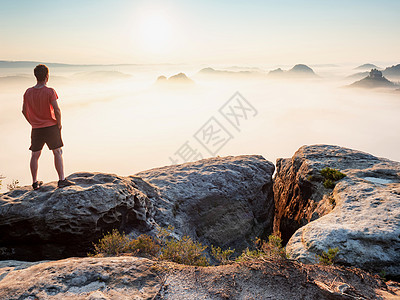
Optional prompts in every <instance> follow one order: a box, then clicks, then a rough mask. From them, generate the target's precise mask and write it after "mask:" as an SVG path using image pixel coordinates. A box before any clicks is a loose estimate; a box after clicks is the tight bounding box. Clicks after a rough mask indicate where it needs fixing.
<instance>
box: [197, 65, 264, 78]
mask: <svg viewBox="0 0 400 300" xmlns="http://www.w3.org/2000/svg"><path fill="white" fill-rule="evenodd" d="M197 74H198V75H218V76H264V74H263V73H261V72H259V71H248V70H246V71H227V70H215V69H213V68H210V67H208V68H204V69H201V70H200V71H199V72H198V73H197Z"/></svg>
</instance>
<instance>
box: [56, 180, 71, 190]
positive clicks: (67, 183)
mask: <svg viewBox="0 0 400 300" xmlns="http://www.w3.org/2000/svg"><path fill="white" fill-rule="evenodd" d="M70 185H75V182H72V181H69V180H67V179H64V180H59V181H58V184H57V186H58V187H59V188H63V187H66V186H70Z"/></svg>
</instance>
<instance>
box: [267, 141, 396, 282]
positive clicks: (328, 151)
mask: <svg viewBox="0 0 400 300" xmlns="http://www.w3.org/2000/svg"><path fill="white" fill-rule="evenodd" d="M324 167H330V168H335V169H338V170H340V171H341V172H343V173H345V174H346V175H347V177H345V178H344V179H342V180H340V181H338V182H337V184H336V186H335V187H334V189H333V190H330V189H326V188H324V187H323V185H322V182H320V181H319V180H318V178H317V181H313V180H315V177H318V176H320V173H319V171H320V170H321V169H323V168H324ZM310 176H311V177H310ZM274 191H275V193H277V192H281V194H280V195H279V194H275V195H276V196H275V201H276V207H277V212H278V213H277V215H276V217H275V227H274V228H275V229H276V230H280V231H281V232H282V235H283V236H285V237H287V236H289V235H290V233H291V232H292V231H293V229H295V228H296V227H300V226H302V225H305V226H303V227H301V228H300V229H298V230H297V231H296V232H295V234H294V235H293V236H292V237H291V238H290V240H289V242H288V244H287V248H286V250H287V253H288V254H289V255H290V256H291V257H292V258H293V259H299V260H301V261H303V262H316V255H317V254H321V252H322V251H326V250H328V248H335V247H338V248H339V254H338V262H340V263H342V264H347V265H352V266H357V267H360V268H363V269H366V270H371V271H374V272H380V271H384V272H386V274H387V275H389V276H400V163H398V162H394V161H390V160H388V159H384V158H378V157H375V156H373V155H370V154H367V153H364V152H360V151H356V150H351V149H347V148H342V147H338V146H328V145H314V146H304V147H301V148H300V149H299V150H298V151H297V152H296V153H295V155H294V156H293V157H292V159H289V160H288V159H286V160H278V162H277V175H276V182H275V186H274ZM329 205H330V208H329V209H328V208H327V207H328V206H329ZM310 221H312V222H310ZM307 222H310V223H308V224H307V225H306V223H307ZM285 230H287V231H288V232H286V233H285Z"/></svg>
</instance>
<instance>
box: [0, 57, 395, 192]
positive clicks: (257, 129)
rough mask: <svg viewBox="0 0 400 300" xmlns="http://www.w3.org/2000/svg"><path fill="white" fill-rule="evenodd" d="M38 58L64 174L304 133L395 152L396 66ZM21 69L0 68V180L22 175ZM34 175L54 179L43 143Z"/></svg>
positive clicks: (28, 82) (26, 142) (273, 151)
mask: <svg viewBox="0 0 400 300" xmlns="http://www.w3.org/2000/svg"><path fill="white" fill-rule="evenodd" d="M48 66H49V68H50V79H49V83H48V86H49V87H52V88H54V89H55V90H56V92H57V94H58V96H59V105H60V107H61V110H62V125H63V129H62V135H63V140H64V145H65V146H64V148H63V151H64V163H65V171H66V175H68V174H71V173H74V172H78V171H98V172H106V173H114V174H118V175H132V174H135V173H137V172H139V171H142V170H146V169H150V168H154V167H160V166H165V165H170V164H173V163H183V162H186V161H193V160H196V159H201V158H207V157H211V156H217V155H218V156H227V155H241V154H260V155H262V156H263V157H265V158H266V159H267V160H270V161H272V162H275V160H276V159H277V158H280V157H291V156H292V154H293V153H294V152H295V151H296V150H297V149H298V148H299V147H300V146H302V145H309V144H334V145H340V146H343V147H349V148H353V149H357V150H361V151H365V152H369V153H372V154H374V155H376V156H380V157H386V158H389V159H392V160H397V161H399V160H400V152H399V151H398V149H399V148H400V138H399V129H400V118H399V117H398V116H399V112H400V92H399V90H398V88H399V87H398V86H396V84H397V83H398V81H399V77H396V76H394V75H390V74H386V75H385V71H383V75H384V77H385V78H387V79H388V80H390V81H391V82H392V83H393V84H394V86H393V87H392V88H387V89H386V88H377V89H368V88H350V87H349V85H350V84H352V83H354V82H356V81H358V80H360V79H362V78H363V77H365V76H368V72H369V71H370V69H368V67H370V66H367V67H366V69H364V70H355V68H356V67H357V64H347V65H309V66H308V67H310V68H311V69H312V71H313V72H312V71H311V72H312V73H310V72H309V71H308V70H307V69H306V70H305V72H302V71H304V70H300V72H298V73H296V72H295V71H296V69H294V71H293V69H292V67H293V65H291V66H226V65H225V66H221V65H220V66H208V65H193V66H192V65H173V64H171V65H168V64H166V65H110V66H101V65H99V66H95V65H93V66H90V65H88V66H83V65H82V66H80V65H52V64H49V65H48ZM301 67H303V68H305V66H303V65H300V68H301ZM382 67H383V66H382ZM389 67H390V66H389ZM279 68H280V69H279ZM32 69H33V67H32V66H30V65H29V66H28V65H23V64H21V65H18V66H16V65H15V64H14V65H13V64H10V65H6V64H5V63H3V65H2V67H1V68H0V90H1V93H0V115H1V118H0V135H1V137H2V142H1V155H0V174H1V175H3V176H5V177H6V178H5V179H4V180H3V187H2V190H3V191H5V190H6V187H5V186H6V184H9V183H11V181H12V180H13V179H16V180H18V181H19V183H20V185H29V184H30V183H31V182H30V181H31V177H30V172H29V158H30V151H29V150H28V148H29V146H30V130H31V128H30V125H29V124H28V123H27V122H26V120H25V119H24V117H23V115H22V113H21V108H22V96H23V94H24V92H25V90H26V89H27V88H28V87H31V86H33V85H35V78H34V76H33V72H32ZM271 70H275V71H276V72H275V71H274V72H271V73H269V72H270V71H271ZM282 70H283V71H282ZM307 72H308V73H307ZM363 72H364V73H363ZM180 73H184V74H185V75H183V74H180ZM356 73H358V75H357V74H356ZM177 74H180V75H178V76H174V75H177ZM310 74H311V75H312V76H310ZM354 74H355V75H354ZM160 76H165V77H160ZM236 92H239V94H236ZM229 109H230V111H229ZM39 178H40V179H41V180H43V181H45V182H49V181H55V180H56V179H57V174H56V171H55V170H54V167H53V155H52V153H51V151H48V149H47V147H46V146H45V148H44V151H43V152H42V156H41V158H40V168H39Z"/></svg>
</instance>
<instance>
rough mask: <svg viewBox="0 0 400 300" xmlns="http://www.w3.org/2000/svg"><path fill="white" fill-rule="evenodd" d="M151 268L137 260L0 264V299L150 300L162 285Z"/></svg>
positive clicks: (146, 261) (133, 258)
mask: <svg viewBox="0 0 400 300" xmlns="http://www.w3.org/2000/svg"><path fill="white" fill-rule="evenodd" d="M15 265H17V266H15ZM14 266H15V267H14ZM153 266H154V262H153V261H151V260H148V259H145V258H138V257H111V258H69V259H65V260H60V261H53V262H44V263H40V264H35V265H33V266H28V265H25V266H24V265H21V264H20V263H18V262H13V261H11V262H8V261H6V262H4V263H1V262H0V280H1V281H0V299H4V300H6V299H7V300H11V299H87V300H109V299H153V297H154V296H155V295H156V294H157V292H158V290H159V289H160V287H161V282H162V278H161V277H159V276H158V275H157V273H156V272H155V270H154V269H153V268H152V267H153Z"/></svg>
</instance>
